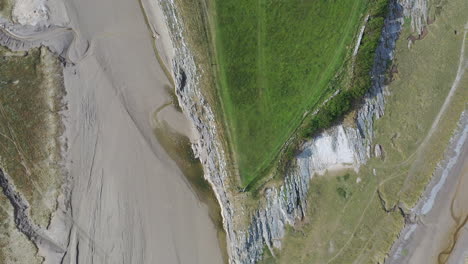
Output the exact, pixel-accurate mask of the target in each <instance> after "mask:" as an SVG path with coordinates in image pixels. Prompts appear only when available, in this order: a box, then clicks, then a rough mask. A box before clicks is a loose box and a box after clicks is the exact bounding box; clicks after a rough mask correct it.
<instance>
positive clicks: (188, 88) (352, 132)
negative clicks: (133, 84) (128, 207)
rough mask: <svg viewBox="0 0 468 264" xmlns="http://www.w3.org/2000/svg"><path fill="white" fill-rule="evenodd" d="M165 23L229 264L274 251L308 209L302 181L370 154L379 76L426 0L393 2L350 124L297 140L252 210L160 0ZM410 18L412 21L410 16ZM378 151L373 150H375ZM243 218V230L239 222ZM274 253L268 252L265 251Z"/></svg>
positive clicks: (179, 31) (180, 31)
mask: <svg viewBox="0 0 468 264" xmlns="http://www.w3.org/2000/svg"><path fill="white" fill-rule="evenodd" d="M160 4H161V5H162V6H163V9H164V10H165V13H166V19H167V22H168V24H169V25H170V27H171V31H172V38H173V39H172V40H173V45H174V46H175V47H176V49H177V52H176V56H175V58H174V65H173V66H174V75H175V79H176V83H177V87H176V92H177V95H178V97H179V101H180V104H181V107H182V108H183V111H184V113H185V114H186V115H188V116H189V118H190V119H191V120H192V122H193V124H194V126H195V127H196V129H197V131H198V133H199V139H198V141H197V142H195V144H194V145H193V149H194V151H195V153H197V155H198V157H199V158H200V160H201V162H202V164H203V167H204V171H205V178H206V179H207V180H208V181H209V182H210V184H211V186H212V187H213V189H214V190H215V193H216V196H217V198H218V201H219V203H220V206H221V212H222V216H223V224H224V229H225V231H226V233H227V248H228V254H229V260H230V263H256V262H257V261H258V260H259V259H261V258H262V255H263V250H264V248H265V246H266V247H268V248H269V249H270V251H272V249H273V248H277V249H279V248H281V239H282V238H283V237H284V234H285V225H293V224H295V222H296V221H298V220H301V219H302V218H303V217H304V216H305V214H306V213H307V212H306V208H307V203H308V201H307V193H308V189H309V182H310V179H311V177H313V175H314V174H315V173H318V174H321V173H324V172H325V171H326V170H330V169H340V168H343V167H346V168H354V169H355V170H358V169H359V167H360V165H361V164H363V163H365V162H366V161H367V159H368V158H369V157H370V156H371V155H372V153H373V151H372V150H373V149H374V148H373V147H372V138H373V120H374V118H375V119H378V118H380V117H381V116H382V115H383V114H384V109H385V95H386V93H387V92H386V87H385V84H384V81H385V73H386V71H387V68H388V65H389V63H390V62H391V60H392V59H393V51H394V49H395V45H396V40H397V39H398V36H399V32H400V30H401V26H402V23H403V16H404V15H405V14H406V15H408V16H414V17H413V21H415V22H414V27H415V29H416V30H420V29H421V27H422V23H423V21H424V19H425V12H426V11H425V9H426V6H425V0H401V1H396V0H392V1H391V2H390V8H389V13H388V16H387V18H386V20H385V26H384V29H383V32H382V37H381V40H380V43H379V46H378V49H377V52H376V57H375V62H374V66H373V69H372V88H371V89H370V90H369V92H368V93H367V94H366V95H365V98H364V102H363V104H362V106H361V107H360V108H359V109H358V111H357V118H356V122H355V125H353V126H345V125H338V126H335V127H333V128H331V129H329V130H328V131H326V132H324V133H322V134H321V135H319V136H318V137H316V138H314V139H313V140H310V141H309V142H307V143H306V144H304V145H303V147H302V150H301V152H300V154H299V155H298V156H297V157H296V160H295V162H293V164H295V165H294V166H293V167H291V168H290V169H289V170H288V172H287V173H286V175H285V179H284V183H283V184H282V185H281V186H280V187H273V188H269V189H267V190H266V191H265V192H264V193H265V195H264V196H265V197H264V200H263V201H261V202H259V204H261V205H259V206H258V209H257V210H255V211H254V212H253V213H250V214H249V212H247V214H245V216H244V215H243V214H244V213H245V205H244V204H243V203H242V198H239V197H238V196H239V195H238V194H236V193H235V191H233V190H234V186H235V185H234V183H233V182H231V180H230V178H229V177H228V172H227V171H226V170H225V168H226V160H225V155H224V151H223V149H222V145H221V144H220V143H219V142H220V141H219V138H218V134H217V127H216V122H215V120H214V115H213V112H212V110H211V108H210V106H209V105H208V104H207V102H206V101H205V100H204V98H203V95H202V93H201V92H200V89H199V87H198V80H199V79H198V77H197V76H198V74H199V72H201V71H200V69H197V66H196V64H195V61H194V58H193V56H192V55H191V53H190V50H189V48H188V47H187V44H186V42H185V39H184V28H183V25H182V23H181V21H180V20H179V18H178V16H177V13H176V6H175V4H174V2H173V1H170V2H166V1H160ZM416 18H417V19H416ZM377 149H378V148H377ZM239 217H240V218H242V217H244V218H245V217H247V218H249V219H247V222H248V223H249V224H247V227H246V225H245V224H240V223H239V222H242V221H239V220H238V219H239ZM272 252H273V251H272Z"/></svg>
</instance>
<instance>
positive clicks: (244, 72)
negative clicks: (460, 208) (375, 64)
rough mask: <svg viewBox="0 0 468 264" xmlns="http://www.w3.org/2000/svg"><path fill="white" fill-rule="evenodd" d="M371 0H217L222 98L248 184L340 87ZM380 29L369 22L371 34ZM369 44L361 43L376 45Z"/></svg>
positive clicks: (337, 107) (344, 105) (340, 108)
mask: <svg viewBox="0 0 468 264" xmlns="http://www.w3.org/2000/svg"><path fill="white" fill-rule="evenodd" d="M382 1H383V0H382ZM371 2H372V1H371ZM367 4H368V1H367V0H356V1H347V0H336V1H302V0H290V1H278V0H258V1H250V0H240V1H239V0H218V1H216V2H215V6H216V8H215V10H216V16H215V17H216V23H215V25H216V31H215V33H216V51H217V61H218V66H219V73H220V74H219V75H220V76H219V82H220V85H219V86H220V94H221V101H222V107H223V111H224V117H225V121H226V126H227V129H228V130H229V132H230V133H229V134H230V136H229V139H230V141H231V144H230V145H231V146H232V151H233V153H234V155H233V157H234V160H235V162H236V165H237V168H238V170H239V174H240V176H241V179H242V183H243V184H244V185H246V184H248V183H249V182H251V181H252V180H254V179H255V178H257V177H259V176H261V175H262V174H264V172H265V170H266V169H267V168H268V167H269V166H270V165H271V163H272V161H274V160H275V159H276V158H277V157H278V153H279V151H280V149H281V148H282V147H283V146H284V143H285V142H286V141H287V140H288V139H289V138H290V137H291V135H292V134H293V133H294V131H295V130H296V129H297V127H298V126H299V125H300V124H301V123H302V121H303V119H304V116H306V115H307V114H308V113H309V112H311V111H313V110H314V109H316V108H317V106H318V105H319V104H320V103H321V102H323V101H324V100H325V99H326V98H328V97H329V96H330V95H331V94H333V92H334V91H335V90H336V89H337V88H338V87H336V86H333V85H330V81H331V80H333V79H334V78H335V77H336V74H337V71H338V70H339V69H340V68H342V67H343V62H344V61H345V57H346V56H347V54H349V52H350V51H351V50H352V46H353V39H354V37H355V35H356V34H357V31H358V28H359V26H360V24H361V22H362V19H361V18H362V17H363V15H364V13H365V11H366V7H367V6H368V5H367ZM374 29H375V30H377V27H375V28H374ZM377 31H378V30H377ZM376 36H377V38H378V33H376V34H374V32H372V31H370V30H368V32H366V38H365V41H371V40H372V39H373V38H374V37H376ZM366 45H367V46H366V47H363V48H365V49H371V48H372V46H375V45H374V44H370V43H369V44H366ZM367 56H369V57H370V56H371V55H369V54H368V55H367ZM367 56H366V57H367ZM361 60H362V59H360V61H361ZM361 64H362V65H361ZM361 64H359V65H358V66H357V67H356V68H357V71H361V70H362V71H365V70H366V69H365V68H364V66H365V65H367V64H366V63H365V62H364V61H363V62H362V63H361ZM358 74H359V72H356V76H358ZM365 76H366V77H368V74H367V73H366V74H365ZM359 81H360V79H358V78H356V80H355V82H356V83H358V82H359ZM365 84H366V83H365V82H363V83H362V86H365ZM354 93H356V94H357V92H354ZM351 96H354V95H353V94H351V93H342V94H340V95H339V96H337V99H336V100H335V101H334V102H330V104H329V105H330V106H328V107H327V109H326V110H323V111H322V114H321V115H320V116H321V117H320V118H319V119H317V120H318V122H319V123H318V124H315V122H316V121H314V122H312V123H311V126H318V127H324V126H326V125H328V124H329V123H330V122H331V121H332V120H334V119H335V118H336V117H337V116H339V115H341V114H342V113H343V112H345V111H347V110H348V109H349V107H350V105H351ZM356 96H357V95H356ZM328 112H329V113H328Z"/></svg>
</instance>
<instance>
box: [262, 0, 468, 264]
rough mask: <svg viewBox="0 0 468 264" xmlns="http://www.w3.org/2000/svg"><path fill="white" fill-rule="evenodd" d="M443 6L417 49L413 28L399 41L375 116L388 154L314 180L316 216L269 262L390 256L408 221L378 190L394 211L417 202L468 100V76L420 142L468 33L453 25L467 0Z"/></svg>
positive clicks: (291, 234) (311, 211)
mask: <svg viewBox="0 0 468 264" xmlns="http://www.w3.org/2000/svg"><path fill="white" fill-rule="evenodd" d="M439 10H441V13H440V15H439V16H437V18H436V21H435V23H434V24H433V25H431V26H429V34H428V36H427V37H426V38H425V39H424V40H422V41H417V42H416V44H415V45H414V46H413V48H412V49H411V50H408V49H407V42H406V40H405V39H406V37H407V36H408V35H409V34H410V32H409V29H408V28H406V29H405V31H404V32H403V33H402V37H401V39H400V40H399V43H398V47H397V52H396V54H397V57H396V65H398V70H399V74H397V75H396V76H395V80H394V81H393V83H392V84H391V85H390V87H389V89H390V92H391V95H390V96H389V97H388V103H387V110H386V115H385V116H384V117H383V118H382V119H380V120H377V121H376V138H375V141H374V142H375V143H379V144H382V146H383V148H384V151H385V160H384V161H382V160H380V159H375V158H374V159H371V160H370V161H369V163H368V164H367V165H366V166H364V167H362V168H361V170H360V172H359V174H351V175H350V177H349V178H348V179H347V180H346V179H345V178H344V177H331V176H325V177H319V178H315V179H314V180H312V183H311V190H310V197H309V201H310V202H309V205H310V208H309V215H310V217H309V218H308V219H306V221H305V222H304V223H303V225H302V226H298V227H296V230H293V229H291V230H289V232H288V235H287V237H286V239H285V244H284V245H285V246H284V248H283V250H282V251H281V252H280V253H277V254H276V255H277V258H276V259H275V258H273V257H267V258H266V259H265V260H264V263H297V264H299V263H377V262H378V261H381V260H382V259H383V258H384V256H385V254H386V252H387V251H388V250H389V248H390V246H391V244H392V241H393V240H394V239H395V238H396V236H397V234H398V232H399V230H400V228H401V227H402V226H403V222H404V220H403V217H402V216H401V214H400V213H399V212H398V210H395V211H393V212H390V213H387V212H385V211H384V210H383V208H382V203H381V201H380V199H379V197H378V193H377V190H380V192H381V194H382V196H383V198H384V199H385V205H386V208H387V209H392V208H393V207H394V205H395V204H397V202H398V201H400V202H402V203H404V204H407V205H408V206H412V205H414V204H415V202H416V201H417V199H418V197H419V195H420V193H421V192H422V191H423V189H424V187H425V185H426V183H427V182H428V181H429V179H430V177H431V175H432V172H433V170H434V168H435V165H436V164H437V162H438V160H440V159H441V158H442V156H443V153H444V151H445V147H444V146H446V144H447V143H448V140H449V138H450V135H451V133H452V131H453V129H454V128H455V126H456V122H457V120H458V117H459V114H460V112H461V111H462V110H464V109H465V107H466V98H468V76H466V75H465V77H464V80H463V82H462V83H461V84H460V88H459V89H458V91H457V93H456V94H455V96H454V97H453V98H454V99H453V101H452V103H451V106H450V107H449V108H448V111H447V112H446V114H445V115H444V116H443V117H442V121H441V123H440V126H439V129H438V130H437V131H436V132H435V133H434V134H433V136H432V137H431V139H430V140H429V143H428V145H425V146H422V147H421V145H420V144H421V142H422V140H423V139H424V137H425V136H426V133H427V132H428V131H429V128H430V126H431V124H432V122H433V120H434V118H435V116H436V114H437V112H438V111H439V109H440V107H441V105H442V104H443V101H444V100H445V96H446V95H447V93H448V90H449V89H450V87H451V84H452V82H453V80H454V78H455V75H456V70H457V66H458V65H457V63H458V56H459V51H460V44H461V41H462V38H461V34H458V35H455V34H454V30H455V29H458V32H461V31H462V29H463V26H464V24H465V23H466V15H465V14H466V12H467V11H468V10H466V5H465V6H464V5H463V0H454V1H451V2H446V3H445V4H444V5H442V8H441V9H439ZM418 149H419V150H420V151H419V152H416V150H418ZM374 168H375V169H376V172H377V175H376V176H374V175H373V173H372V170H373V169H374ZM357 177H360V178H361V180H362V181H361V182H360V183H359V184H357V183H356V179H357ZM342 190H344V191H345V193H346V195H343V191H342Z"/></svg>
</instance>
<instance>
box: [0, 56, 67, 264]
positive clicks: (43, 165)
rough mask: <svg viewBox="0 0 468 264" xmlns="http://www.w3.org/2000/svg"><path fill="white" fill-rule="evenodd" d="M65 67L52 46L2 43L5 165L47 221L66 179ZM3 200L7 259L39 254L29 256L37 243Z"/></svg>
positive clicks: (34, 213)
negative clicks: (62, 138)
mask: <svg viewBox="0 0 468 264" xmlns="http://www.w3.org/2000/svg"><path fill="white" fill-rule="evenodd" d="M59 69H60V68H59V61H58V59H57V58H56V57H54V56H53V55H52V54H51V53H50V52H49V51H47V50H46V48H42V49H32V50H30V51H29V52H27V53H22V52H18V53H15V52H11V51H9V50H7V49H6V48H3V47H0V167H1V168H2V169H3V170H4V171H5V172H7V173H8V174H9V175H10V176H11V178H12V179H13V181H14V184H15V186H16V187H17V189H18V190H19V191H20V192H21V193H22V194H23V195H24V196H25V198H26V199H27V200H28V202H29V204H30V205H31V217H32V218H33V220H34V221H35V223H37V224H39V225H41V226H47V225H48V223H49V217H50V214H51V213H52V211H54V205H53V204H47V203H48V202H51V200H52V201H53V200H54V199H55V198H54V196H55V195H57V193H53V191H55V190H56V189H57V188H58V187H59V185H60V184H61V174H60V173H61V170H60V166H59V164H58V159H59V156H60V153H59V150H60V149H59V142H58V138H57V137H58V135H59V133H60V130H61V128H60V126H59V124H60V120H59V118H60V117H59V114H58V111H59V110H60V108H61V103H60V97H61V96H62V94H61V93H62V90H61V89H62V80H61V75H60V74H58V73H57V71H59ZM44 196H45V197H44ZM44 198H45V199H44ZM52 203H53V202H52ZM0 205H1V208H2V209H3V210H0V220H1V221H0V226H2V228H0V229H1V231H2V232H0V241H2V242H0V248H1V249H3V250H1V251H2V252H1V254H3V255H4V258H6V256H9V255H10V253H9V252H8V250H11V249H12V248H13V249H15V248H16V249H17V248H18V247H21V248H25V247H30V248H32V250H33V251H30V250H29V251H28V250H26V249H25V250H26V251H24V252H22V254H23V257H22V259H21V260H19V261H20V262H24V261H26V262H28V260H27V259H28V258H35V257H34V256H30V255H29V254H31V253H34V247H33V246H32V244H31V245H30V243H29V242H28V241H27V239H26V238H25V236H24V235H22V234H20V233H19V232H18V231H17V230H16V227H14V223H13V220H12V218H10V217H7V215H8V214H12V209H11V211H9V209H7V208H11V206H10V205H9V201H8V200H7V199H6V197H5V196H3V195H1V196H0ZM3 236H10V239H11V240H15V241H16V243H15V244H9V245H8V246H7V245H4V244H3V242H8V241H10V239H1V237H3ZM13 255H16V256H17V255H18V252H13ZM4 260H5V261H6V259H4ZM10 260H11V261H13V259H10ZM0 262H2V259H1V258H0ZM31 263H32V262H31Z"/></svg>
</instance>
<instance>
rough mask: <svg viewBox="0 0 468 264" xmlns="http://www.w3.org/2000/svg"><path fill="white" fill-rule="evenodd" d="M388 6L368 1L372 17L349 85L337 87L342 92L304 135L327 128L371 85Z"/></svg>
mask: <svg viewBox="0 0 468 264" xmlns="http://www.w3.org/2000/svg"><path fill="white" fill-rule="evenodd" d="M387 7H388V1H387V0H372V1H369V13H370V14H371V16H370V18H369V21H368V23H367V25H366V28H365V31H364V35H363V38H362V40H361V45H360V47H359V52H358V54H357V55H356V58H355V61H354V64H353V68H352V72H351V83H350V86H349V87H340V88H341V89H342V91H341V92H340V93H339V94H338V95H337V96H335V97H334V98H333V99H332V100H330V101H329V102H328V103H327V104H326V105H325V106H324V107H323V108H321V109H320V111H319V112H318V113H317V115H315V116H314V117H313V118H312V119H311V120H310V121H309V123H308V125H307V128H306V129H305V130H304V135H305V136H306V137H310V136H312V135H314V134H315V133H316V132H318V131H320V130H321V129H325V128H328V127H329V126H330V125H331V124H332V123H333V122H334V121H336V120H337V119H339V118H342V117H343V115H344V114H345V113H347V112H348V111H349V110H350V109H351V107H352V106H353V105H356V104H358V103H359V101H360V100H361V99H362V97H363V96H364V94H365V93H366V92H367V91H368V90H369V88H370V87H371V78H370V71H371V69H372V66H373V64H374V57H375V50H376V49H377V46H378V44H379V39H380V35H381V31H382V28H383V25H384V19H385V16H386V14H387Z"/></svg>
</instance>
